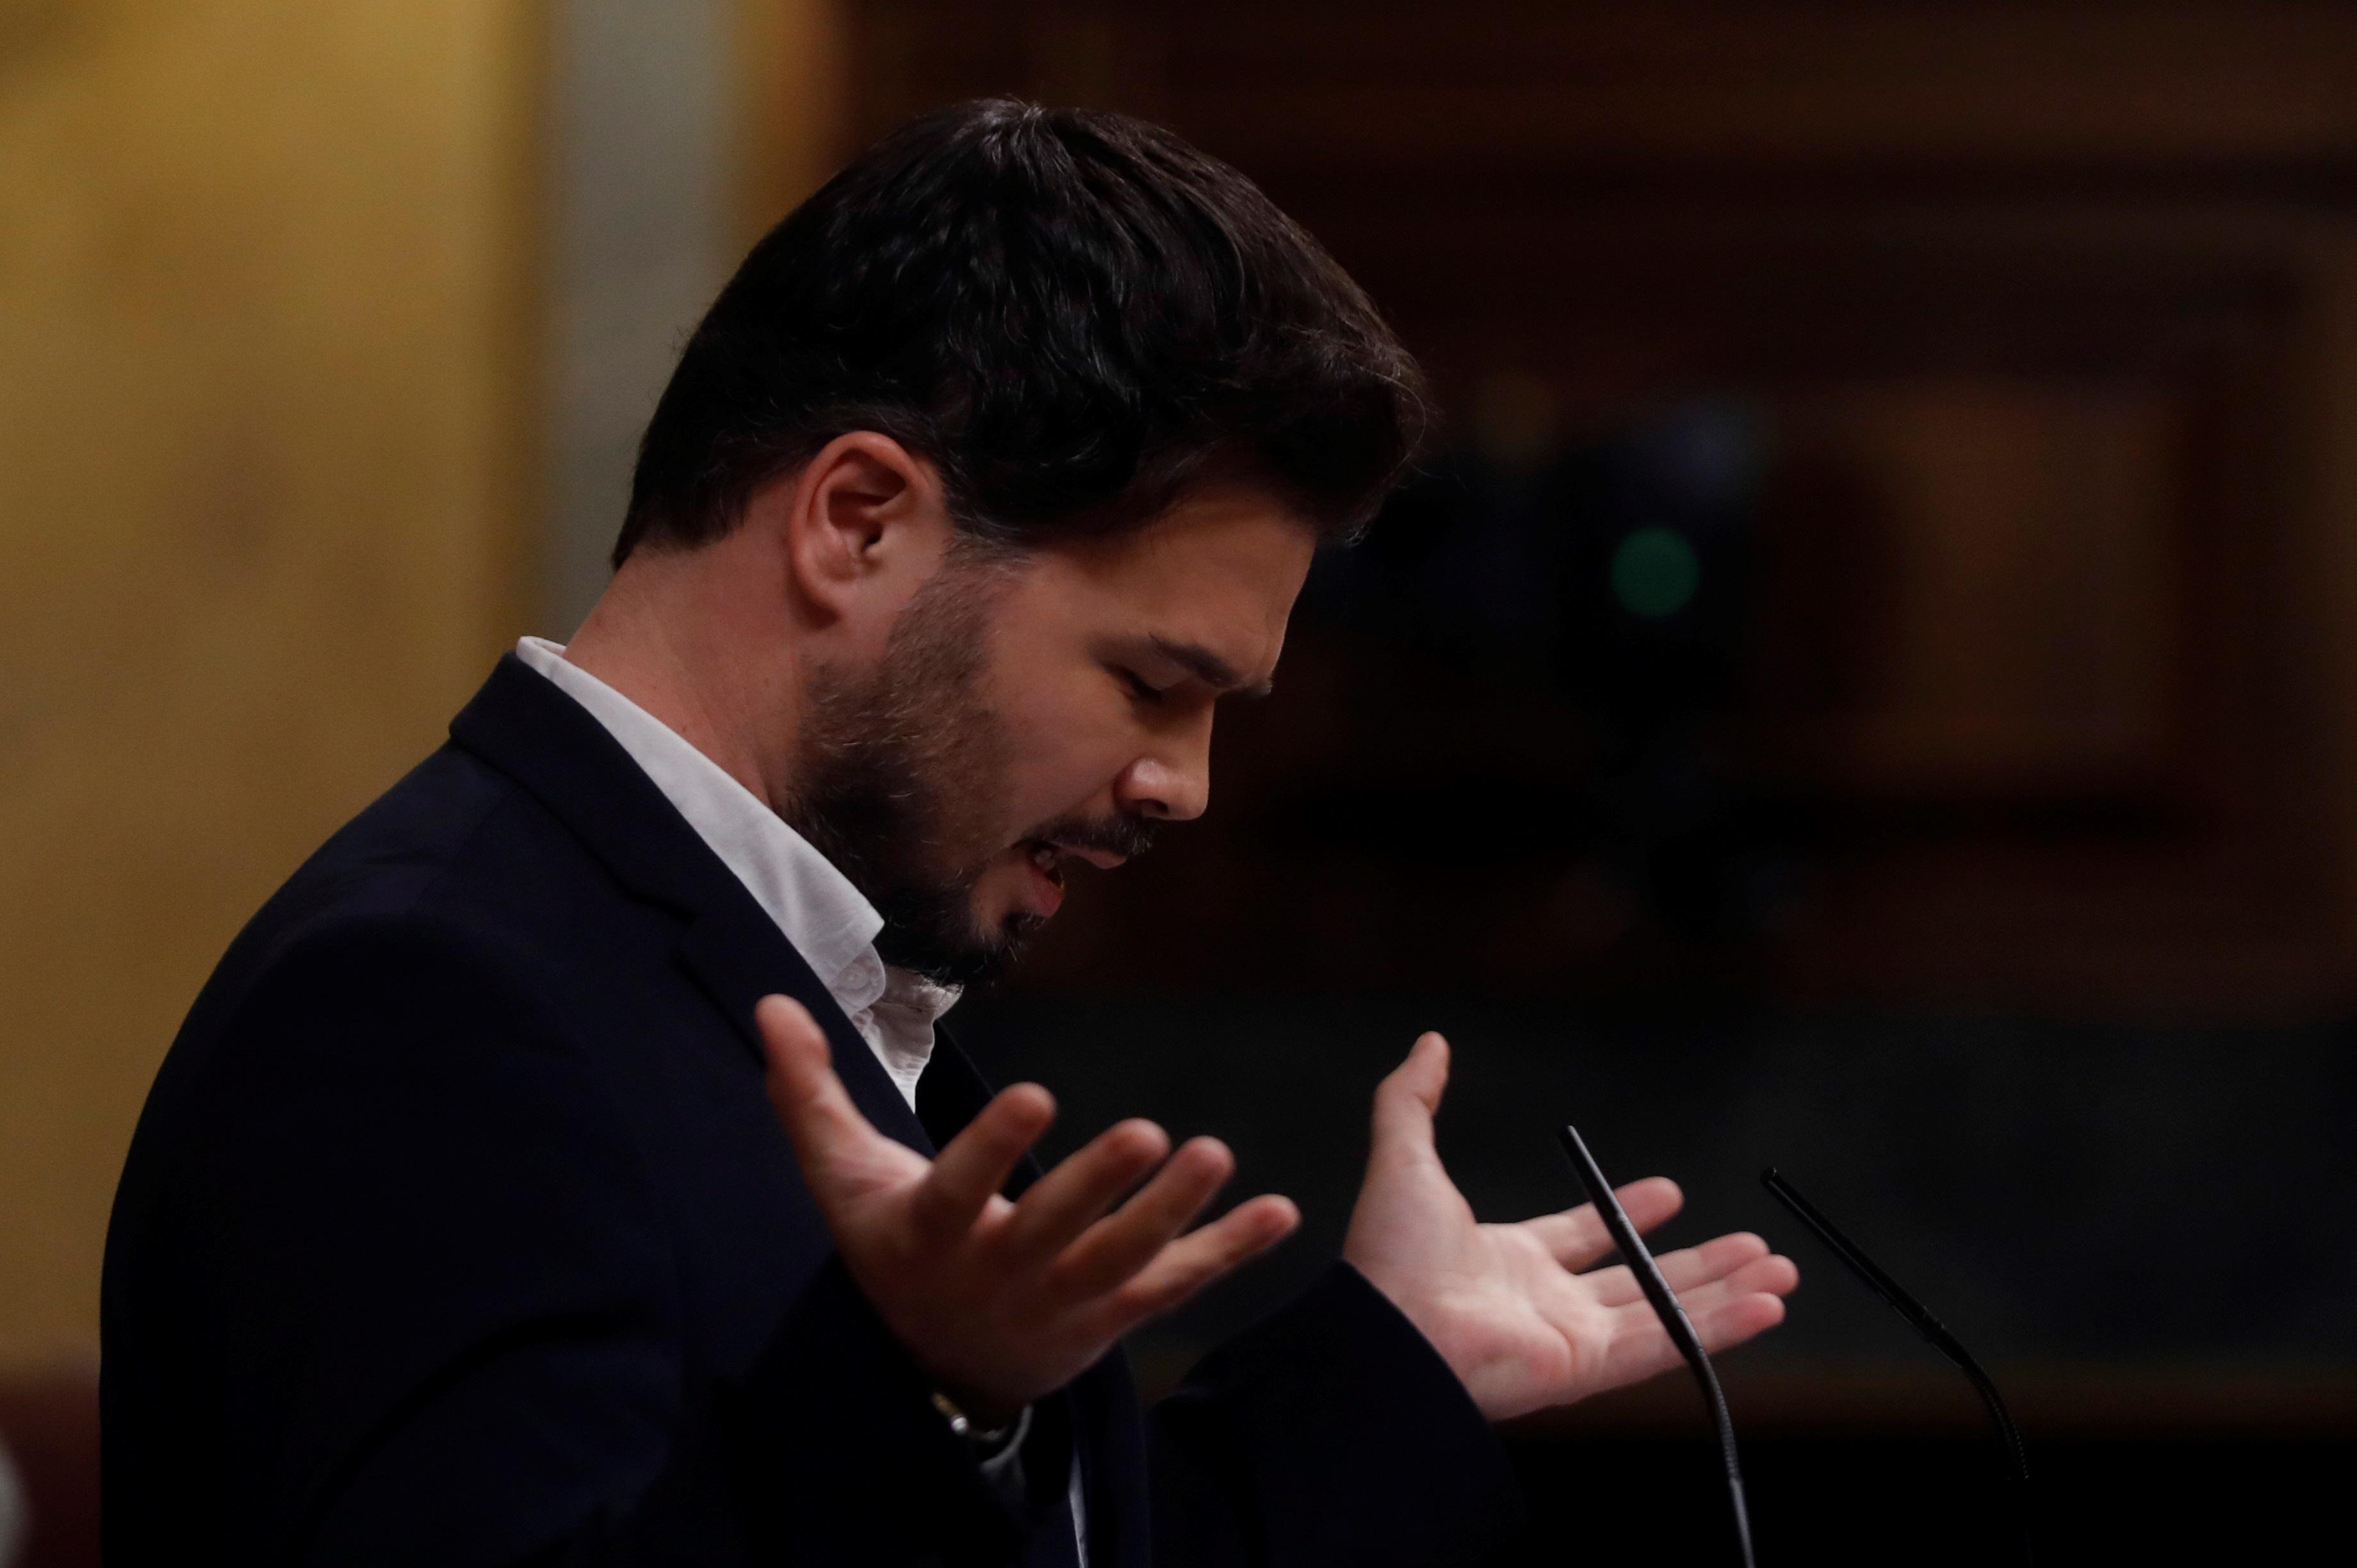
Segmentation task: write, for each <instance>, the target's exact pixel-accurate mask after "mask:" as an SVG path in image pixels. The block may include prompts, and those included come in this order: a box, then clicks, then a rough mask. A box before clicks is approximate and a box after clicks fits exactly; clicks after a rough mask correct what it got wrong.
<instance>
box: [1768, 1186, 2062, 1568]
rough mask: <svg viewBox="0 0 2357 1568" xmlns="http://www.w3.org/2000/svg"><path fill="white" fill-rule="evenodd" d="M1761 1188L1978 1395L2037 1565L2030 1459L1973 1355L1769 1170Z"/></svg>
mask: <svg viewBox="0 0 2357 1568" xmlns="http://www.w3.org/2000/svg"><path fill="white" fill-rule="evenodd" d="M1760 1186H1762V1187H1766V1188H1767V1189H1768V1192H1769V1195H1770V1197H1774V1198H1775V1200H1776V1201H1777V1202H1779V1203H1781V1204H1782V1205H1783V1206H1784V1207H1785V1208H1788V1209H1791V1210H1792V1216H1793V1218H1794V1219H1798V1220H1800V1222H1801V1223H1802V1224H1803V1225H1805V1226H1807V1227H1808V1228H1809V1229H1810V1230H1813V1231H1814V1232H1815V1233H1816V1238H1817V1240H1820V1241H1823V1242H1824V1244H1825V1249H1826V1251H1830V1252H1832V1253H1833V1255H1834V1256H1835V1257H1836V1258H1838V1259H1840V1260H1841V1262H1842V1266H1843V1267H1844V1268H1846V1269H1847V1270H1849V1272H1850V1273H1853V1274H1855V1275H1857V1278H1858V1280H1859V1281H1860V1282H1861V1283H1864V1284H1865V1286H1866V1288H1867V1289H1868V1290H1870V1291H1872V1292H1873V1293H1874V1294H1877V1295H1878V1296H1880V1297H1881V1298H1882V1299H1883V1300H1884V1301H1885V1302H1887V1303H1889V1306H1890V1309H1891V1310H1892V1311H1893V1312H1896V1313H1897V1314H1899V1316H1901V1317H1903V1318H1905V1319H1906V1320H1907V1323H1908V1326H1910V1327H1911V1328H1913V1329H1914V1330H1915V1332H1916V1333H1918V1334H1920V1335H1921V1336H1922V1337H1924V1339H1925V1340H1927V1341H1928V1342H1929V1343H1930V1344H1931V1346H1932V1348H1933V1349H1935V1350H1937V1351H1939V1352H1940V1354H1941V1355H1943V1356H1944V1357H1946V1358H1947V1359H1949V1360H1950V1361H1953V1362H1954V1363H1955V1366H1956V1369H1957V1370H1959V1371H1961V1372H1963V1373H1964V1377H1965V1378H1966V1380H1969V1381H1970V1382H1971V1383H1972V1385H1973V1391H1974V1392H1975V1393H1976V1394H1978V1395H1980V1399H1981V1404H1982V1405H1983V1406H1984V1407H1985V1408H1986V1410H1987V1411H1988V1416H1989V1424H1990V1425H1991V1426H1992V1427H1993V1428H1995V1430H1996V1438H1997V1443H1998V1445H1999V1446H2000V1447H2001V1448H2003V1449H2004V1450H2005V1455H2006V1459H2007V1462H2008V1464H2009V1466H2010V1468H2011V1470H2012V1472H2013V1478H2014V1480H2015V1481H2016V1482H2017V1483H2018V1488H2019V1490H2018V1497H2017V1503H2016V1506H2017V1508H2018V1510H2019V1524H2020V1528H2021V1560H2022V1562H2023V1563H2036V1562H2037V1551H2036V1549H2035V1547H2034V1546H2033V1545H2032V1544H2031V1541H2030V1529H2029V1519H2030V1513H2029V1452H2028V1450H2027V1449H2026V1448H2025V1447H2024V1446H2023V1445H2022V1441H2021V1429H2020V1428H2019V1427H2018V1426H2016V1425H2015V1424H2014V1423H2013V1412H2010V1411H2008V1410H2007V1409H2006V1408H2005V1396H2004V1395H2002V1394H2000V1393H1998V1392H1997V1391H1996V1379H1994V1378H1992V1377H1990V1376H1989V1375H1988V1373H1987V1371H1986V1369H1983V1368H1982V1366H1981V1364H1980V1363H1979V1362H1978V1361H1976V1360H1975V1359H1973V1353H1972V1352H1971V1351H1969V1350H1967V1349H1965V1348H1964V1341H1962V1340H1960V1339H1958V1338H1957V1337H1955V1335H1954V1334H1953V1333H1952V1332H1951V1331H1950V1330H1949V1328H1948V1326H1947V1325H1946V1324H1944V1323H1943V1322H1941V1321H1940V1320H1939V1319H1938V1318H1936V1317H1934V1316H1932V1309H1931V1308H1930V1307H1928V1306H1925V1305H1923V1304H1922V1303H1921V1302H1920V1301H1918V1300H1916V1299H1915V1297H1914V1296H1913V1295H1911V1294H1909V1293H1908V1292H1907V1290H1906V1289H1905V1288H1904V1287H1902V1286H1901V1285H1900V1283H1899V1282H1898V1281H1897V1280H1894V1279H1892V1278H1891V1277H1890V1276H1889V1274H1888V1273H1884V1272H1883V1270H1882V1267H1881V1265H1880V1264H1878V1263H1877V1262H1875V1261H1874V1260H1873V1259H1872V1258H1869V1257H1867V1255H1866V1251H1865V1249H1864V1248H1862V1247H1860V1246H1859V1245H1858V1244H1857V1242H1856V1241H1853V1240H1850V1239H1849V1236H1848V1235H1847V1234H1846V1232H1845V1231H1843V1230H1842V1229H1841V1227H1840V1226H1838V1225H1835V1223H1834V1222H1833V1221H1832V1220H1830V1219H1826V1218H1825V1216H1824V1211H1823V1210H1822V1209H1820V1208H1818V1207H1817V1206H1816V1205H1815V1204H1813V1203H1811V1202H1810V1201H1809V1200H1808V1199H1807V1198H1805V1197H1802V1196H1801V1193H1800V1189H1799V1188H1798V1187H1794V1186H1793V1185H1792V1183H1791V1182H1789V1181H1787V1180H1785V1179H1784V1177H1783V1176H1782V1174H1781V1173H1780V1172H1779V1171H1778V1170H1777V1169H1776V1168H1775V1167H1774V1166H1773V1165H1770V1166H1769V1167H1768V1169H1766V1170H1764V1171H1761V1172H1760Z"/></svg>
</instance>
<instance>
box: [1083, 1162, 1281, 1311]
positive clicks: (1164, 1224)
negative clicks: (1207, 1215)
mask: <svg viewBox="0 0 2357 1568" xmlns="http://www.w3.org/2000/svg"><path fill="white" fill-rule="evenodd" d="M1235 1168H1236V1162H1235V1156H1233V1155H1231V1154H1229V1153H1228V1149H1227V1145H1226V1144H1222V1143H1221V1142H1220V1141H1219V1140H1218V1139H1217V1138H1193V1139H1189V1141H1188V1142H1187V1143H1186V1144H1184V1145H1182V1146H1181V1147H1180V1149H1179V1152H1178V1153H1177V1154H1175V1155H1171V1156H1170V1158H1169V1159H1168V1161H1167V1162H1165V1163H1164V1165H1163V1166H1162V1168H1161V1169H1160V1170H1158V1171H1157V1172H1155V1173H1154V1179H1153V1180H1152V1181H1149V1182H1147V1183H1146V1185H1145V1186H1144V1187H1140V1188H1139V1189H1138V1190H1137V1192H1136V1193H1135V1195H1134V1196H1132V1197H1131V1198H1130V1199H1129V1201H1128V1202H1126V1203H1125V1204H1123V1205H1122V1206H1121V1208H1118V1209H1116V1210H1115V1211H1114V1212H1113V1213H1111V1214H1109V1215H1107V1216H1105V1218H1103V1219H1100V1220H1098V1221H1097V1222H1096V1223H1095V1224H1093V1225H1092V1226H1090V1227H1089V1228H1088V1229H1087V1230H1084V1231H1082V1233H1081V1236H1080V1239H1079V1240H1076V1241H1074V1242H1073V1243H1072V1244H1071V1246H1070V1247H1067V1248H1066V1249H1065V1250H1064V1251H1063V1253H1062V1254H1061V1255H1060V1256H1059V1257H1058V1258H1057V1260H1056V1262H1055V1263H1054V1265H1053V1266H1052V1268H1051V1270H1050V1273H1049V1284H1050V1285H1051V1287H1052V1288H1054V1289H1056V1290H1058V1291H1060V1292H1061V1293H1063V1294H1066V1295H1067V1296H1069V1297H1071V1298H1072V1299H1077V1300H1083V1301H1085V1300H1086V1299H1088V1298H1089V1297H1091V1296H1096V1295H1103V1294H1105V1293H1106V1292H1107V1291H1110V1290H1112V1289H1114V1287H1115V1286H1117V1285H1119V1284H1121V1283H1123V1282H1124V1281H1125V1280H1127V1279H1128V1278H1129V1277H1130V1276H1131V1275H1132V1274H1135V1273H1137V1272H1138V1270H1140V1269H1142V1268H1144V1267H1145V1266H1146V1264H1147V1263H1149V1262H1153V1261H1154V1258H1155V1255H1156V1254H1157V1253H1158V1252H1160V1251H1162V1249H1163V1248H1164V1247H1166V1246H1168V1244H1169V1242H1170V1239H1171V1238H1172V1237H1174V1236H1176V1235H1178V1234H1179V1231H1181V1230H1185V1229H1186V1228H1187V1227H1188V1226H1189V1224H1191V1223H1192V1222H1193V1220H1194V1219H1195V1216H1196V1215H1198V1214H1200V1213H1201V1212H1202V1211H1203V1205H1205V1204H1206V1203H1209V1202H1210V1201H1211V1195H1212V1194H1213V1193H1215V1192H1217V1191H1219V1190H1220V1188H1221V1187H1223V1186H1225V1185H1226V1184H1227V1180H1228V1177H1229V1176H1232V1174H1234V1171H1235Z"/></svg>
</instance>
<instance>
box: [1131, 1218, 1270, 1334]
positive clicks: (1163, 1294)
mask: <svg viewBox="0 0 2357 1568" xmlns="http://www.w3.org/2000/svg"><path fill="white" fill-rule="evenodd" d="M1300 1223H1301V1211H1300V1210H1299V1209H1298V1208H1295V1207H1294V1206H1293V1200H1292V1199H1291V1198H1286V1197H1277V1196H1276V1195H1275V1194H1274V1193H1265V1194H1263V1195H1262V1196H1260V1197H1255V1198H1254V1199H1253V1200H1252V1201H1251V1202H1249V1203H1240V1204H1238V1205H1236V1207H1235V1208H1232V1209H1230V1210H1228V1212H1227V1213H1225V1214H1223V1215H1222V1216H1220V1218H1219V1219H1215V1220H1213V1221H1212V1222H1211V1224H1209V1225H1206V1226H1204V1227H1203V1228H1202V1229H1201V1230H1195V1231H1190V1232H1189V1233H1188V1234H1187V1235H1184V1236H1181V1237H1180V1238H1179V1240H1176V1241H1173V1242H1171V1243H1170V1244H1169V1245H1168V1246H1167V1247H1165V1248H1163V1249H1162V1251H1160V1252H1159V1253H1157V1254H1156V1256H1155V1258H1154V1261H1153V1262H1150V1263H1148V1264H1146V1267H1145V1268H1143V1269H1141V1270H1139V1271H1138V1272H1137V1273H1135V1275H1133V1276H1132V1277H1131V1278H1130V1281H1129V1283H1126V1284H1125V1285H1123V1286H1122V1287H1121V1288H1120V1289H1119V1290H1117V1291H1115V1292H1114V1293H1113V1294H1111V1295H1109V1296H1107V1297H1106V1298H1105V1300H1104V1305H1103V1307H1102V1308H1101V1309H1100V1310H1099V1312H1098V1313H1097V1315H1096V1316H1095V1326H1096V1330H1097V1332H1098V1333H1100V1334H1102V1335H1103V1337H1105V1338H1106V1339H1107V1340H1108V1341H1110V1340H1113V1339H1116V1338H1119V1337H1121V1336H1122V1335H1124V1334H1126V1333H1128V1332H1129V1331H1130V1330H1131V1329H1133V1328H1135V1327H1136V1326H1138V1325H1139V1324H1141V1323H1143V1322H1145V1321H1146V1319H1147V1318H1150V1317H1154V1316H1158V1315H1160V1314H1162V1313H1165V1312H1168V1311H1169V1310H1170V1309H1171V1308H1172V1307H1174V1306H1177V1305H1179V1303H1181V1302H1183V1301H1185V1300H1186V1299H1187V1298H1188V1297H1189V1296H1191V1295H1193V1294H1195V1293H1196V1292H1197V1291H1200V1290H1201V1289H1202V1288H1203V1287H1204V1286H1205V1285H1208V1284H1210V1283H1211V1282H1212V1281H1214V1280H1216V1279H1218V1278H1220V1277H1221V1276H1222V1274H1225V1273H1229V1272H1230V1271H1231V1270H1232V1269H1234V1268H1236V1267H1237V1266H1238V1265H1239V1264H1242V1263H1244V1262H1248V1261H1250V1260H1251V1259H1253V1258H1255V1257H1257V1256H1259V1255H1260V1254H1261V1253H1263V1252H1265V1251H1268V1249H1270V1248H1271V1247H1274V1246H1275V1245H1276V1243H1278V1242H1279V1241H1282V1240H1285V1238H1286V1237H1287V1236H1289V1235H1291V1234H1292V1233H1293V1230H1294V1228H1295V1227H1296V1226H1297V1225H1299V1224H1300Z"/></svg>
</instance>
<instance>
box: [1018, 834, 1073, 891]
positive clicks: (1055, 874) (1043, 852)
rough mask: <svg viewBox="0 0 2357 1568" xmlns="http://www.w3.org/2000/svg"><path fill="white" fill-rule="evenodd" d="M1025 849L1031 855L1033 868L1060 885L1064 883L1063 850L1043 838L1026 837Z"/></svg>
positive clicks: (1051, 881)
mask: <svg viewBox="0 0 2357 1568" xmlns="http://www.w3.org/2000/svg"><path fill="white" fill-rule="evenodd" d="M1023 848H1024V850H1025V851H1026V852H1027V853H1028V854H1029V855H1030V857H1031V865H1032V868H1033V869H1034V870H1036V871H1038V872H1039V875H1042V876H1044V877H1046V878H1047V879H1048V880H1049V882H1050V883H1052V884H1054V885H1055V886H1058V887H1061V886H1063V885H1064V855H1063V852H1062V851H1061V850H1060V849H1058V848H1057V847H1056V846H1055V845H1054V844H1051V843H1047V842H1046V841H1045V840H1043V839H1026V840H1025V841H1024V842H1023Z"/></svg>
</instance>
